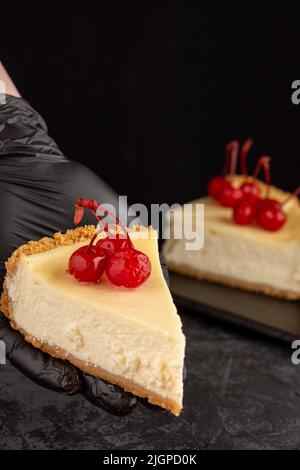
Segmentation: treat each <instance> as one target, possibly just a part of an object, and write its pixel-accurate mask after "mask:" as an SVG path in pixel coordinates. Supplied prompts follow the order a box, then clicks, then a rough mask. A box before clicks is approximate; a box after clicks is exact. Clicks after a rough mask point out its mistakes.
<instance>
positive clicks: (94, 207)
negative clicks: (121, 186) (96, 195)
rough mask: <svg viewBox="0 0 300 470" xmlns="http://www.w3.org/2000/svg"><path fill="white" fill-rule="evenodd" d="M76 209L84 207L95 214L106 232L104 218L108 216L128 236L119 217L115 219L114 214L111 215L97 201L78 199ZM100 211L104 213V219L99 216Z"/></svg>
mask: <svg viewBox="0 0 300 470" xmlns="http://www.w3.org/2000/svg"><path fill="white" fill-rule="evenodd" d="M75 207H79V208H80V207H82V208H83V209H89V210H90V211H91V212H92V213H93V214H94V216H95V217H96V219H97V220H98V222H100V224H101V225H102V227H103V230H105V228H106V226H104V225H103V217H106V216H109V217H111V218H112V219H113V220H114V221H115V222H116V225H119V227H121V229H122V230H123V232H124V233H125V234H126V236H127V235H128V234H127V230H126V228H125V227H124V225H123V224H122V223H121V222H120V220H119V219H118V218H117V217H115V216H114V215H113V214H111V213H110V212H109V211H108V210H107V209H105V208H104V207H102V206H101V205H100V204H98V202H97V201H95V200H92V199H80V198H77V199H76V203H75ZM99 209H100V210H101V211H102V212H103V216H102V217H100V216H98V214H97V211H98V210H99Z"/></svg>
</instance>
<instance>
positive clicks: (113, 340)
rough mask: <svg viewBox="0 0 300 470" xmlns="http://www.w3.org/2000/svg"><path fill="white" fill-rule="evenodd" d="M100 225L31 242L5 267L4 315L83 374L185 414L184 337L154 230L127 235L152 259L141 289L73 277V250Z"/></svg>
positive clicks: (34, 341)
mask: <svg viewBox="0 0 300 470" xmlns="http://www.w3.org/2000/svg"><path fill="white" fill-rule="evenodd" d="M94 234H95V227H93V226H88V227H79V228H77V229H75V230H69V231H68V232H67V233H66V234H61V233H57V234H55V235H54V237H53V238H43V239H41V240H40V241H31V242H29V243H28V244H26V245H24V246H21V247H20V248H18V249H17V250H16V251H15V252H14V253H13V254H12V256H11V258H10V259H9V260H8V262H7V263H6V267H7V273H6V278H5V282H4V291H3V294H2V298H1V311H3V312H4V314H5V315H6V316H7V317H8V318H9V319H10V321H11V324H12V326H13V327H14V328H16V329H18V330H19V331H20V332H21V333H22V334H23V335H24V336H25V339H26V340H27V341H28V342H30V343H32V344H33V345H34V346H35V347H37V348H41V349H42V350H43V351H45V352H47V353H49V354H51V355H53V356H55V357H59V358H62V359H67V360H69V361H70V362H71V363H73V364H74V365H75V366H77V367H79V368H80V369H82V370H83V371H85V372H87V373H89V374H91V375H95V376H99V377H101V378H103V379H105V380H108V381H110V382H112V383H115V384H118V385H120V386H121V387H123V388H124V389H125V390H127V391H130V392H132V393H134V394H136V395H138V396H141V397H146V398H147V399H148V401H149V402H150V403H153V404H156V405H159V406H161V407H163V408H166V409H168V410H170V411H171V412H172V413H173V414H174V415H179V413H180V411H181V409H182V397H183V377H182V375H183V363H184V351H185V338H184V335H183V333H182V325H181V321H180V318H179V316H178V315H177V312H176V307H175V305H174V303H173V301H172V297H171V294H170V292H169V289H168V286H167V284H166V282H165V279H164V276H163V273H162V269H161V265H160V260H159V253H158V246H157V233H156V231H155V230H153V229H152V228H151V227H149V228H144V227H141V226H136V227H134V228H132V229H129V230H128V234H129V236H130V239H131V242H132V243H133V245H134V248H135V249H137V250H140V251H141V252H143V253H145V254H146V255H147V256H148V258H149V259H150V262H151V267H152V268H151V275H150V276H149V278H148V279H147V280H146V282H144V283H143V284H142V285H141V286H139V287H137V288H132V289H129V288H126V287H119V286H115V285H112V283H111V282H109V280H108V278H107V277H106V275H103V277H102V278H101V280H100V282H97V283H87V282H78V281H77V280H76V279H75V278H74V277H73V276H71V275H70V274H69V273H68V272H67V267H68V260H69V259H70V256H71V255H72V253H74V250H78V249H79V248H80V247H82V246H84V245H87V242H89V241H90V240H91V238H92V237H93V235H94Z"/></svg>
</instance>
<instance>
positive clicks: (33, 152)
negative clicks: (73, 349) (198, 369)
mask: <svg viewBox="0 0 300 470" xmlns="http://www.w3.org/2000/svg"><path fill="white" fill-rule="evenodd" d="M2 102H3V100H2V101H1V100H0V103H2ZM76 197H83V198H89V199H97V200H98V201H99V202H101V201H102V202H105V203H110V204H113V205H114V206H115V207H117V204H118V199H117V195H116V194H115V193H114V192H113V191H112V190H111V189H110V188H109V187H108V186H107V185H106V184H105V183H104V182H103V181H102V180H101V179H100V178H99V177H98V176H97V175H95V174H94V173H93V172H92V171H90V170H88V169H87V168H86V167H85V166H83V165H80V164H79V163H76V162H73V161H71V160H69V159H67V158H65V157H64V156H63V154H62V153H61V152H60V150H59V149H58V147H57V146H56V144H55V142H54V141H53V140H52V139H51V137H49V135H48V132H47V127H46V124H45V122H44V121H43V119H42V118H41V116H40V115H39V114H38V113H36V112H35V111H34V110H33V109H32V108H31V106H30V105H29V104H28V103H27V102H26V101H25V100H23V99H21V98H16V97H13V96H6V104H0V201H1V206H0V220H1V222H0V283H1V284H0V285H1V286H2V282H3V276H4V272H5V261H6V260H7V258H8V257H9V256H10V254H11V253H12V251H13V250H15V249H16V248H17V247H18V246H20V245H22V244H24V243H26V242H27V241H29V240H38V239H39V238H41V237H43V236H46V235H49V236H51V235H52V234H53V233H54V232H57V231H61V232H63V231H65V230H67V229H68V228H71V227H73V215H74V214H73V206H74V201H75V199H76ZM85 212H86V214H85V216H84V220H83V224H85V223H93V224H94V220H93V218H91V216H90V215H89V214H88V212H89V211H85ZM0 339H1V340H4V341H5V343H6V350H7V357H8V359H9V360H10V362H11V363H12V364H13V365H14V366H15V367H17V368H18V369H19V370H20V371H21V372H22V373H24V374H25V375H26V376H28V377H29V378H30V379H32V380H33V381H34V382H36V383H38V384H40V385H42V386H44V387H47V388H49V389H51V390H55V391H57V392H60V393H63V394H66V395H72V394H75V393H82V394H83V395H84V396H85V397H86V398H87V399H88V400H89V401H90V402H92V403H93V404H94V405H96V406H99V407H102V408H104V409H105V410H107V411H109V412H111V413H114V414H126V413H128V412H129V411H131V410H132V409H133V408H134V407H135V406H136V404H137V398H136V397H134V396H133V395H131V394H130V393H127V392H125V391H124V390H122V389H121V388H119V387H117V386H115V385H112V384H110V383H107V382H105V381H103V380H101V379H99V378H96V377H92V376H90V375H88V374H85V373H83V372H81V371H80V370H78V369H76V368H75V367H74V366H73V365H72V364H70V363H68V362H67V361H62V360H59V359H55V358H53V357H52V356H50V355H48V354H46V353H44V352H42V351H40V350H39V349H36V348H34V347H33V346H31V345H30V344H29V343H27V342H26V341H25V340H24V338H23V336H22V335H21V334H20V333H19V332H17V331H15V330H13V329H12V328H11V326H10V324H9V321H8V320H7V319H6V318H5V317H4V316H3V315H2V314H1V316H0Z"/></svg>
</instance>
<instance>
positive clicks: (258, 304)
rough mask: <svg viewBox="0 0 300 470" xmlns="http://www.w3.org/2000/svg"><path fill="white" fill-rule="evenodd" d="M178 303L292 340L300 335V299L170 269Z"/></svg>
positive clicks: (174, 294)
mask: <svg viewBox="0 0 300 470" xmlns="http://www.w3.org/2000/svg"><path fill="white" fill-rule="evenodd" d="M170 283H171V292H172V294H173V297H174V300H175V303H176V304H177V305H178V306H182V307H186V308H189V309H193V310H195V312H197V313H198V314H201V313H204V314H207V315H210V316H212V317H215V318H219V319H221V320H226V321H229V322H232V323H235V324H238V325H240V326H244V327H246V328H250V329H252V330H255V331H259V332H261V333H264V334H267V335H269V336H273V337H276V338H280V339H283V340H285V341H292V340H294V339H299V338H300V302H296V301H286V300H280V299H275V298H272V297H267V296H265V295H262V294H256V293H252V292H247V291H243V290H241V289H233V288H231V287H227V286H223V285H221V284H215V283H211V282H205V281H199V280H197V279H192V278H188V277H185V276H181V275H179V274H175V273H170Z"/></svg>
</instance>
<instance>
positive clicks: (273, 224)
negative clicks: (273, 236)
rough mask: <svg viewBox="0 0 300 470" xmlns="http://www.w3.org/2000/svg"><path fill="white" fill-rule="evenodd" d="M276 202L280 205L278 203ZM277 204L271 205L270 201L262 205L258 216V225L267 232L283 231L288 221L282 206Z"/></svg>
mask: <svg viewBox="0 0 300 470" xmlns="http://www.w3.org/2000/svg"><path fill="white" fill-rule="evenodd" d="M271 201H272V200H271ZM275 202H276V203H277V204H278V202H277V201H275ZM275 202H271V203H270V200H269V202H265V203H264V204H261V207H260V208H259V210H258V211H257V216H256V220H257V223H258V224H259V225H260V226H261V227H262V228H264V229H265V230H269V231H271V232H276V231H277V230H279V229H281V227H282V226H283V225H284V224H285V222H286V220H287V216H286V214H285V212H284V211H283V210H282V208H281V206H280V204H278V206H276V205H275Z"/></svg>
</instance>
